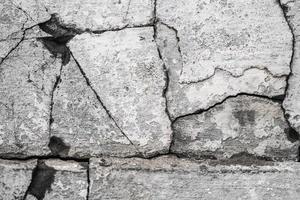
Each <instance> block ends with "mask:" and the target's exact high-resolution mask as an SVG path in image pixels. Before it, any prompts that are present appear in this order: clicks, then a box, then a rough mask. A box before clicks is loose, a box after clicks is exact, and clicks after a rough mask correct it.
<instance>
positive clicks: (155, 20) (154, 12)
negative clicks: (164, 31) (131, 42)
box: [153, 0, 157, 25]
mask: <svg viewBox="0 0 300 200" xmlns="http://www.w3.org/2000/svg"><path fill="white" fill-rule="evenodd" d="M153 23H154V25H156V23H157V0H154V8H153Z"/></svg>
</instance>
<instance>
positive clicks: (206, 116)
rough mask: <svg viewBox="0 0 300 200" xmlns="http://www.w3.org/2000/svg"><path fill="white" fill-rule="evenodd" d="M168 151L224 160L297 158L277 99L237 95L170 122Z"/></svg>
mask: <svg viewBox="0 0 300 200" xmlns="http://www.w3.org/2000/svg"><path fill="white" fill-rule="evenodd" d="M173 130H174V138H173V145H172V147H171V151H172V152H174V153H176V154H180V155H187V156H189V157H200V158H205V157H214V158H215V159H224V158H230V157H234V156H236V155H239V154H242V153H247V154H251V155H254V156H258V157H265V158H269V159H273V160H286V159H287V160H295V161H297V159H298V147H299V141H297V139H295V138H293V136H292V135H290V134H292V133H291V130H290V127H289V125H288V123H287V121H286V119H285V118H284V113H283V110H282V109H281V105H280V103H278V102H273V101H271V100H268V99H265V98H260V97H254V96H248V95H240V96H237V97H233V98H228V99H227V100H226V101H224V102H223V103H222V104H219V105H217V106H215V107H213V108H211V109H209V110H207V111H205V112H203V113H201V114H195V115H190V116H185V117H182V118H179V119H177V120H176V121H175V122H174V124H173Z"/></svg>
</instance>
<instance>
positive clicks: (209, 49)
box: [156, 0, 293, 118]
mask: <svg viewBox="0 0 300 200" xmlns="http://www.w3.org/2000/svg"><path fill="white" fill-rule="evenodd" d="M156 12H157V20H158V22H160V23H158V28H157V37H158V40H159V41H160V42H159V43H160V45H159V46H160V49H161V52H162V56H163V58H164V60H165V63H166V66H167V68H168V70H169V73H170V89H169V90H168V93H167V99H168V105H169V111H170V114H171V117H172V118H176V117H178V116H182V115H185V114H188V113H193V112H195V111H197V110H201V109H207V108H208V107H210V106H212V105H214V104H215V103H217V102H219V101H222V100H223V99H225V98H226V97H228V96H232V95H236V94H238V93H251V94H260V95H265V96H268V97H273V96H278V95H283V94H284V91H285V87H286V77H287V76H288V75H289V73H290V66H289V65H290V60H291V56H292V52H293V37H292V33H291V30H290V28H289V26H288V23H287V21H286V19H285V17H284V14H283V11H282V9H281V7H280V5H279V4H278V3H277V2H276V1H273V0H267V1H259V0H248V1H237V0H229V1H223V0H218V1H206V0H203V1H196V0H195V1H193V0H192V1H184V0H179V1H174V0H158V1H157V11H156ZM176 50H177V51H176Z"/></svg>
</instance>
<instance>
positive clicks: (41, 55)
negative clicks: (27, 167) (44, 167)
mask: <svg viewBox="0 0 300 200" xmlns="http://www.w3.org/2000/svg"><path fill="white" fill-rule="evenodd" d="M60 67H61V59H59V58H57V59H56V58H55V57H54V56H53V55H52V54H51V53H50V52H49V50H47V49H46V48H45V47H44V45H43V44H42V42H41V41H37V40H34V39H33V40H26V41H23V42H22V43H21V44H20V45H19V46H18V47H17V48H16V49H15V50H14V51H13V52H12V53H11V54H10V55H9V57H8V58H7V59H5V60H4V62H3V63H2V64H1V66H0V155H2V156H8V157H9V156H19V157H23V156H36V155H45V154H47V153H49V149H48V147H47V144H48V142H49V122H50V104H51V93H52V89H53V87H54V83H55V82H56V76H58V74H59V70H60Z"/></svg>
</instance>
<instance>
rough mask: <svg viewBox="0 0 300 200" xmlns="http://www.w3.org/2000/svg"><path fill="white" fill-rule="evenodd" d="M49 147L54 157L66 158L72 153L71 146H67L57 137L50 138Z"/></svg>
mask: <svg viewBox="0 0 300 200" xmlns="http://www.w3.org/2000/svg"><path fill="white" fill-rule="evenodd" d="M48 147H49V149H50V151H51V153H52V155H54V156H61V157H66V156H67V155H68V153H69V151H70V146H68V145H66V144H65V142H64V141H63V140H62V139H61V138H59V137H56V136H52V137H50V141H49V144H48Z"/></svg>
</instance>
